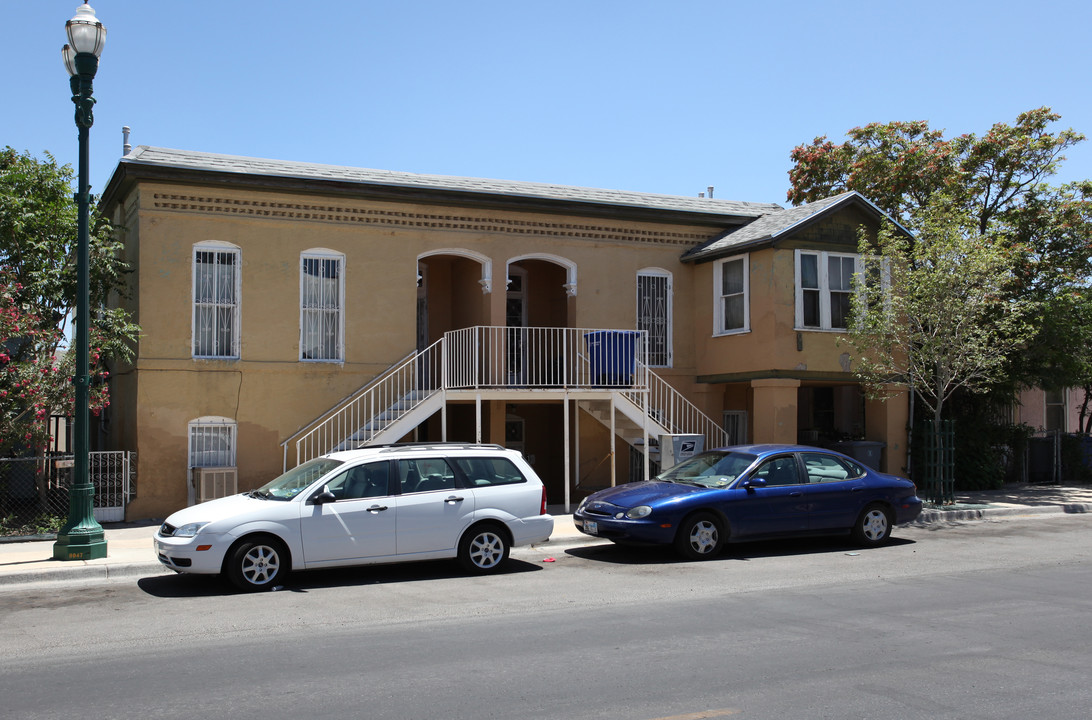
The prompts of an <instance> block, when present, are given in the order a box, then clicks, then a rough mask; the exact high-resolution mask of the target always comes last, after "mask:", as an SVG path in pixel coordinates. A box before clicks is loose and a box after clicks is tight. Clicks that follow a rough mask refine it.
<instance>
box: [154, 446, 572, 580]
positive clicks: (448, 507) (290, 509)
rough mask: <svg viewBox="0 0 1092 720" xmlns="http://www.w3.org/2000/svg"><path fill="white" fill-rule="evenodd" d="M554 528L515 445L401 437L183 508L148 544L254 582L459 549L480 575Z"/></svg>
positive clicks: (167, 558) (199, 567) (168, 558)
mask: <svg viewBox="0 0 1092 720" xmlns="http://www.w3.org/2000/svg"><path fill="white" fill-rule="evenodd" d="M553 527H554V519H553V517H552V516H550V515H548V514H547V513H546V490H545V488H544V487H543V485H542V481H541V480H540V479H539V477H538V476H537V475H536V474H535V471H534V470H532V469H531V466H530V465H528V464H527V462H526V461H525V460H524V459H523V456H522V455H520V453H519V452H517V451H515V450H506V449H504V448H502V447H500V446H499V445H459V444H449V443H442V444H432V445H416V444H407V445H393V446H375V447H367V448H362V449H359V450H351V451H345V452H335V453H330V454H329V455H325V456H323V457H319V458H315V459H313V460H310V461H308V462H305V463H303V464H302V465H300V466H298V467H295V468H293V469H291V470H289V471H288V472H286V473H284V474H283V475H281V476H280V477H278V478H276V479H275V480H272V481H271V482H269V483H267V484H265V485H263V486H262V487H260V488H258V489H257V490H252V491H250V492H245V493H241V494H238V495H232V496H230V497H226V498H220V499H218V500H211V501H209V502H205V503H201V504H199V505H194V506H192V507H188V508H186V509H184V510H180V511H178V512H176V513H174V514H172V515H171V516H170V517H168V518H167V521H166V522H164V523H163V525H162V526H161V527H160V528H159V530H158V531H157V533H156V535H155V540H154V543H155V551H156V555H158V557H159V560H160V562H162V563H163V564H164V565H166V566H167V567H169V568H170V569H171V570H175V571H177V572H184V573H202V574H217V573H219V574H222V575H224V576H226V577H227V578H228V579H229V580H230V581H231V582H232V583H233V584H234V585H235V586H237V587H238V588H240V589H242V590H258V589H262V588H268V587H272V586H274V585H277V584H279V583H281V582H282V581H283V579H284V576H285V574H286V573H287V572H288V571H289V570H310V569H312V568H327V567H338V566H345V565H366V564H372V563H390V562H402V561H407V560H434V559H438V558H458V560H459V561H460V562H461V563H462V565H463V567H465V568H466V569H467V570H468V571H470V572H472V573H488V572H492V571H494V570H497V569H498V568H499V567H500V566H501V564H502V563H503V562H504V561H505V560H506V559H507V558H508V553H509V550H510V549H511V548H512V547H513V546H518V545H529V544H531V543H536V542H543V541H545V540H547V539H548V538H549V537H550V533H552V532H553Z"/></svg>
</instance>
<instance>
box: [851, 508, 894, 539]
mask: <svg viewBox="0 0 1092 720" xmlns="http://www.w3.org/2000/svg"><path fill="white" fill-rule="evenodd" d="M890 537H891V511H890V510H888V509H887V508H886V507H884V506H883V505H880V504H879V503H873V504H871V505H869V506H868V507H866V508H865V509H864V510H862V511H861V515H860V517H858V518H857V522H856V523H855V524H854V525H853V539H854V540H855V541H857V543H859V544H860V545H864V546H865V547H876V546H878V545H883V544H884V543H885V542H887V541H888V539H889V538H890Z"/></svg>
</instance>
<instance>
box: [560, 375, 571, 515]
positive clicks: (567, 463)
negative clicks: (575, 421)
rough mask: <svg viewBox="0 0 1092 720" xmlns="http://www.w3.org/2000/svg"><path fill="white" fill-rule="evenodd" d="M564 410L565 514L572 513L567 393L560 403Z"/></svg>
mask: <svg viewBox="0 0 1092 720" xmlns="http://www.w3.org/2000/svg"><path fill="white" fill-rule="evenodd" d="M562 403H563V405H564V407H565V410H564V411H563V412H562V414H563V415H564V416H565V512H567V513H568V512H572V507H571V504H570V503H571V499H570V498H571V496H570V494H569V480H570V478H571V475H572V472H571V470H572V468H571V467H570V466H571V462H572V461H571V460H570V458H569V393H565V399H564V400H563V401H562Z"/></svg>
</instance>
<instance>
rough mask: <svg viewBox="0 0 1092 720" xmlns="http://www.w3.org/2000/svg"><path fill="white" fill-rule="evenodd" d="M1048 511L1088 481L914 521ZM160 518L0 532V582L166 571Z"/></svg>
mask: <svg viewBox="0 0 1092 720" xmlns="http://www.w3.org/2000/svg"><path fill="white" fill-rule="evenodd" d="M551 512H554V533H553V535H552V536H551V537H550V542H549V544H548V546H544V547H550V548H558V549H560V548H564V547H571V546H573V545H590V544H595V543H602V542H606V541H604V540H598V539H595V538H591V537H588V536H587V535H583V534H581V533H580V532H578V531H577V530H576V527H575V526H574V525H573V519H572V515H570V514H565V513H562V512H560V510H556V509H553V508H551ZM1048 513H1092V485H1027V484H1018V485H1006V486H1005V487H1004V488H1003V489H1000V490H990V491H981V492H961V493H957V494H956V504H955V505H953V506H950V507H946V508H944V509H932V508H926V509H925V510H924V511H923V512H922V514H921V516H920V517H919V518H918V520H916V521H915V523H914V524H915V525H923V524H930V523H940V522H955V521H967V520H978V519H982V518H990V517H1000V516H1006V515H1008V516H1021V515H1042V514H1048ZM158 527H159V521H154V520H149V521H147V522H137V523H107V524H105V525H103V529H104V530H105V532H106V553H107V556H106V557H104V558H99V559H96V560H54V559H53V542H54V539H53V538H52V537H49V538H33V539H21V540H16V541H11V540H9V539H4V538H0V585H5V586H10V585H13V584H18V583H31V582H48V581H57V580H81V581H84V580H87V581H94V580H106V579H110V578H121V577H148V576H153V575H163V574H168V573H170V572H171V571H170V570H167V569H166V568H165V567H163V565H161V564H160V563H159V561H158V560H156V558H155V553H154V552H153V550H152V536H153V535H154V534H155V531H156V529H157V528H158Z"/></svg>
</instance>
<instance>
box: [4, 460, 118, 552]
mask: <svg viewBox="0 0 1092 720" xmlns="http://www.w3.org/2000/svg"><path fill="white" fill-rule="evenodd" d="M135 460H136V453H132V452H126V451H112V452H93V453H89V454H88V475H89V476H90V480H91V484H92V485H93V486H94V488H95V496H94V514H95V519H96V520H98V521H99V522H118V521H121V520H124V519H125V506H126V505H127V504H128V503H129V501H130V500H131V499H132V498H133V497H135V496H136V474H135V471H136V463H135ZM72 483H73V456H72V455H70V454H49V455H45V456H41V457H33V458H0V535H38V534H48V533H53V532H56V531H57V530H58V529H60V527H61V526H62V525H63V524H64V522H65V520H67V519H68V488H69V487H71V485H72Z"/></svg>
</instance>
